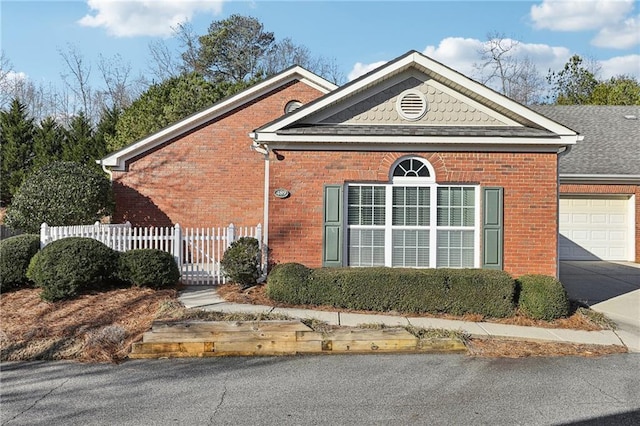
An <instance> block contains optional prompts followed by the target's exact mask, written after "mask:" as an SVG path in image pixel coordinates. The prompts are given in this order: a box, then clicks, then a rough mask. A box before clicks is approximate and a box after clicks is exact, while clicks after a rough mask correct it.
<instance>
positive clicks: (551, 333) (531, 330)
mask: <svg viewBox="0 0 640 426" xmlns="http://www.w3.org/2000/svg"><path fill="white" fill-rule="evenodd" d="M179 298H180V301H181V302H182V303H183V304H184V305H185V306H186V307H187V308H200V309H203V310H208V311H218V312H247V313H279V314H285V315H288V316H290V317H293V318H315V319H318V320H321V321H325V322H327V323H329V324H334V325H343V326H350V327H355V326H358V325H359V324H372V323H376V324H385V325H388V326H398V325H400V326H406V325H413V326H415V327H422V328H438V329H447V330H459V331H463V332H465V333H468V334H470V335H471V336H475V337H503V338H505V337H506V338H514V339H526V340H538V341H548V342H563V343H584V344H595V345H625V342H624V341H623V340H622V339H621V338H620V337H619V336H618V334H616V332H614V331H611V330H604V331H580V330H566V329H557V328H554V329H550V328H539V327H523V326H517V325H505V324H495V323H489V322H469V321H454V320H446V319H439V318H418V317H405V316H392V315H369V314H355V313H345V312H328V311H315V310H310V309H290V308H277V307H273V306H263V305H249V304H237V303H228V302H226V301H225V300H224V299H222V298H220V297H219V296H218V294H217V293H216V291H215V288H214V287H206V288H203V287H189V288H187V289H185V290H184V291H182V292H181V294H180V296H179ZM630 349H632V348H630ZM639 351H640V349H639Z"/></svg>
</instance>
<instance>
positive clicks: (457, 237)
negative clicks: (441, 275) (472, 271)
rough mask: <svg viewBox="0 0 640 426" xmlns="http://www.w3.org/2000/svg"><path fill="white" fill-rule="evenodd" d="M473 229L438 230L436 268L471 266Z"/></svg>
mask: <svg viewBox="0 0 640 426" xmlns="http://www.w3.org/2000/svg"><path fill="white" fill-rule="evenodd" d="M473 239H474V237H473V231H438V236H437V241H438V247H437V250H436V251H437V260H436V266H437V267H438V268H472V267H473V263H474V262H473V259H474V245H473Z"/></svg>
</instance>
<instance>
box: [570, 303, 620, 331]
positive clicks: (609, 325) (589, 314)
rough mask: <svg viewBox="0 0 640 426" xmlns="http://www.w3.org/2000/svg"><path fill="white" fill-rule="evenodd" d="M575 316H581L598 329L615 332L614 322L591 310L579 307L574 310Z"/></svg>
mask: <svg viewBox="0 0 640 426" xmlns="http://www.w3.org/2000/svg"><path fill="white" fill-rule="evenodd" d="M576 314H577V315H582V316H583V317H585V318H587V319H588V320H589V321H590V322H592V323H594V324H596V325H597V326H599V327H602V328H603V329H605V330H615V329H616V328H617V327H618V326H617V325H616V323H615V322H613V321H612V320H611V319H609V318H608V317H607V316H606V315H604V314H602V313H600V312H596V311H594V310H593V309H589V308H585V307H579V308H578V309H576Z"/></svg>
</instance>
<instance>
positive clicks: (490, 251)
mask: <svg viewBox="0 0 640 426" xmlns="http://www.w3.org/2000/svg"><path fill="white" fill-rule="evenodd" d="M482 191H483V197H482V199H483V207H482V213H483V214H482V267H483V268H486V269H502V266H503V265H502V256H503V246H504V235H503V189H502V188H489V187H487V188H483V189H482Z"/></svg>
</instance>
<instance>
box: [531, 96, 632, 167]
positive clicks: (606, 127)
mask: <svg viewBox="0 0 640 426" xmlns="http://www.w3.org/2000/svg"><path fill="white" fill-rule="evenodd" d="M530 108H531V109H533V110H534V111H536V112H538V113H540V114H542V115H544V116H546V117H548V118H550V119H552V120H554V121H557V122H558V123H561V124H563V125H565V126H567V127H569V128H571V129H573V130H575V131H577V132H578V133H580V134H581V135H582V136H584V140H582V141H579V142H578V143H577V144H576V145H574V146H573V149H572V150H571V152H570V153H569V154H567V155H565V156H563V157H561V159H560V174H589V175H592V174H593V175H636V176H638V175H640V106H600V105H567V106H561V105H536V106H532V107H530ZM625 116H635V117H636V119H635V120H634V119H628V118H625Z"/></svg>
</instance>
